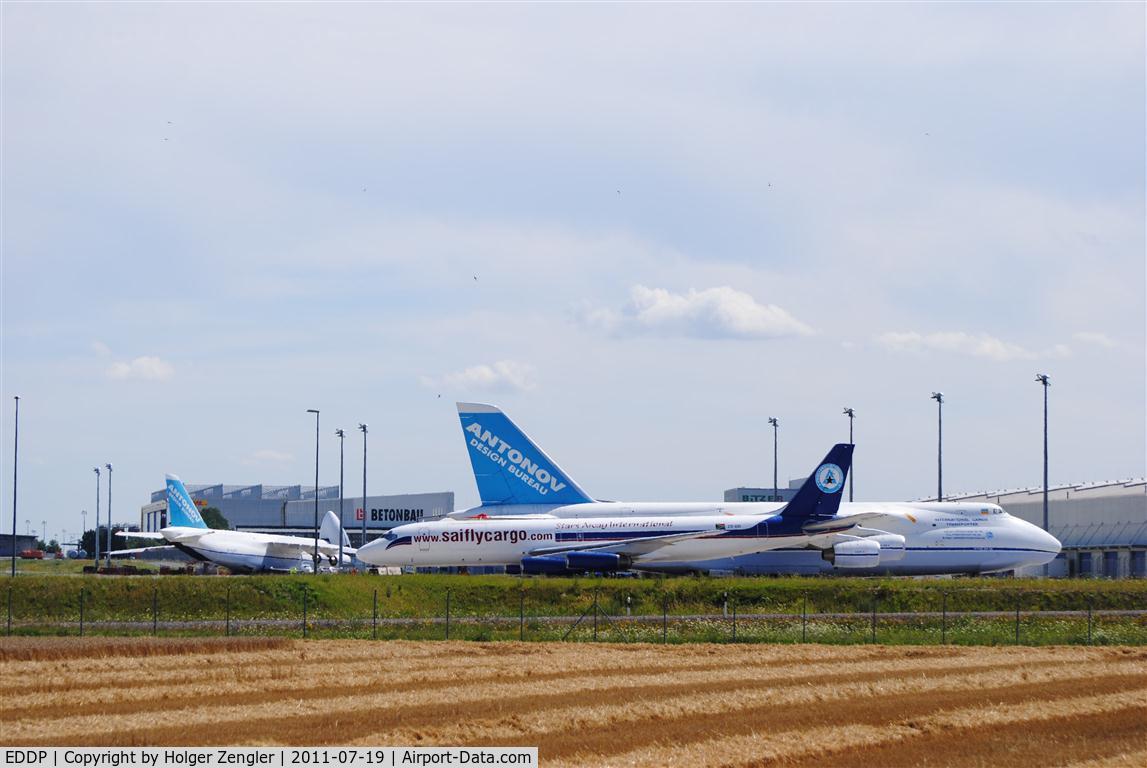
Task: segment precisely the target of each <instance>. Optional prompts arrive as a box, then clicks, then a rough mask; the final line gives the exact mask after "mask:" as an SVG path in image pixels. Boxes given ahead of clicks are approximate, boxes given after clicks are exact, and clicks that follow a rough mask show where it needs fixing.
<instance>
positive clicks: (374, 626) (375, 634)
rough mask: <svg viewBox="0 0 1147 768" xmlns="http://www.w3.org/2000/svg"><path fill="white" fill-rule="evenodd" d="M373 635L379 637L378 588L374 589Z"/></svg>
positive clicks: (375, 637) (374, 637)
mask: <svg viewBox="0 0 1147 768" xmlns="http://www.w3.org/2000/svg"><path fill="white" fill-rule="evenodd" d="M372 627H373V629H372V636H373V639H375V640H377V639H378V590H377V589H376V590H375V591H374V618H373V620H372Z"/></svg>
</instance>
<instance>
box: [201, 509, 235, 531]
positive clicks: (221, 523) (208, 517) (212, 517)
mask: <svg viewBox="0 0 1147 768" xmlns="http://www.w3.org/2000/svg"><path fill="white" fill-rule="evenodd" d="M199 516H200V517H202V518H203V522H205V523H207V527H208V528H215V529H216V530H220V531H229V530H231V523H229V522H227V518H225V517H223V513H222V512H220V511H219V508H218V507H207V508H206V509H203V510H201V511H200V512H199Z"/></svg>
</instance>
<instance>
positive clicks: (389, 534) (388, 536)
mask: <svg viewBox="0 0 1147 768" xmlns="http://www.w3.org/2000/svg"><path fill="white" fill-rule="evenodd" d="M382 538H383V539H384V540H385V541H394V540H395V539H397V538H398V534H397V533H392V532H390V531H388V532H386V533H385V534H383V536H382Z"/></svg>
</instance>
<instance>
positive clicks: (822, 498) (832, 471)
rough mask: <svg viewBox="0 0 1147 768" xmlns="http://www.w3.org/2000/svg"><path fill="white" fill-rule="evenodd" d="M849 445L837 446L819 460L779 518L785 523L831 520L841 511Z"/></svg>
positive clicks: (849, 458) (839, 444) (841, 444)
mask: <svg viewBox="0 0 1147 768" xmlns="http://www.w3.org/2000/svg"><path fill="white" fill-rule="evenodd" d="M854 447H855V446H853V445H851V444H850V443H837V444H836V445H834V446H833V447H832V450H830V451H829V452H828V455H827V456H825V457H824V459H823V460H821V462H820V464H818V465H817V468H816V470H814V471H813V473H812V474H811V475H809V478H808V479H807V480H805V481H804V485H802V486H801V487H800V490H798V491H797V494H796V496H794V497H793V498H792V501H790V502H789V503H788V504H786V505H785V507H784V509H782V510H781V517H783V518H785V519H787V520H804V519H816V518H824V517H832V516H834V515H835V514H836V513H837V510H839V509H840V501H841V498H842V497H843V496H844V493H843V490H844V481H845V479H846V478H847V477H848V470H849V468H850V467H851V466H852V450H853V448H854Z"/></svg>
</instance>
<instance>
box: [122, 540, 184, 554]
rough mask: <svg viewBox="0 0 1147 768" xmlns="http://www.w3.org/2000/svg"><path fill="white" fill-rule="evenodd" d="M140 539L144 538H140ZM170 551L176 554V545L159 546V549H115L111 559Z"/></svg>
mask: <svg viewBox="0 0 1147 768" xmlns="http://www.w3.org/2000/svg"><path fill="white" fill-rule="evenodd" d="M140 538H144V537H140ZM147 538H150V537H147ZM161 538H162V537H161ZM168 551H171V552H174V551H175V545H173V544H168V545H166V546H159V547H136V548H135V549H113V550H112V551H111V557H123V556H124V555H138V554H141V553H143V552H168Z"/></svg>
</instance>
